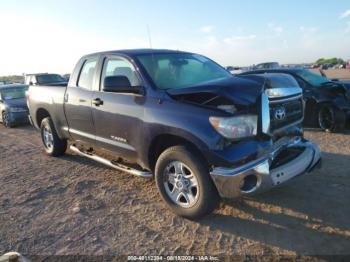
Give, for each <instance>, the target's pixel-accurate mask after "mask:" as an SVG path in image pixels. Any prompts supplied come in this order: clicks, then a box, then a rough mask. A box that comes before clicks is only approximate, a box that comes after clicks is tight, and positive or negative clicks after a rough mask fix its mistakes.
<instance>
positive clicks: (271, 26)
mask: <svg viewBox="0 0 350 262" xmlns="http://www.w3.org/2000/svg"><path fill="white" fill-rule="evenodd" d="M267 26H268V27H269V29H270V30H271V31H273V32H274V33H275V34H278V35H279V34H281V33H282V32H283V27H282V26H279V25H275V24H274V23H269V24H268V25H267Z"/></svg>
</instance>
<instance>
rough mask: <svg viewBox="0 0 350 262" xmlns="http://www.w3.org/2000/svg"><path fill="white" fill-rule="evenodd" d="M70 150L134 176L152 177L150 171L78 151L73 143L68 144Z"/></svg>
mask: <svg viewBox="0 0 350 262" xmlns="http://www.w3.org/2000/svg"><path fill="white" fill-rule="evenodd" d="M70 150H72V151H73V152H75V153H77V154H79V155H82V156H85V157H87V158H90V159H92V160H95V161H97V162H99V163H101V164H103V165H106V166H109V167H112V168H114V169H117V170H119V171H123V172H126V173H129V174H132V175H135V176H139V177H145V178H151V177H153V175H152V173H151V172H147V171H140V170H137V169H134V168H131V167H128V166H125V165H122V164H119V163H112V162H111V161H109V160H108V159H105V158H102V157H99V156H97V155H93V154H87V153H84V152H82V151H80V150H79V149H78V148H77V147H75V146H73V145H71V146H70Z"/></svg>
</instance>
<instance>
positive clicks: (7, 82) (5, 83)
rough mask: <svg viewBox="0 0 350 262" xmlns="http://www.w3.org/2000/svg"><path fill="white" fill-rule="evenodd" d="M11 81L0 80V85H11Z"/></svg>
mask: <svg viewBox="0 0 350 262" xmlns="http://www.w3.org/2000/svg"><path fill="white" fill-rule="evenodd" d="M10 84H11V83H10V82H9V81H0V86H4V85H10Z"/></svg>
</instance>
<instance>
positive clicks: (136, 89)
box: [103, 76, 143, 94]
mask: <svg viewBox="0 0 350 262" xmlns="http://www.w3.org/2000/svg"><path fill="white" fill-rule="evenodd" d="M103 91H105V92H113V93H132V94H143V88H142V87H141V86H131V83H130V81H129V79H128V78H127V77H126V76H107V77H105V79H104V84H103Z"/></svg>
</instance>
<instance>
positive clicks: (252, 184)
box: [240, 175, 258, 193]
mask: <svg viewBox="0 0 350 262" xmlns="http://www.w3.org/2000/svg"><path fill="white" fill-rule="evenodd" d="M257 184H258V178H257V176H256V175H249V176H246V177H245V178H243V180H242V181H241V185H240V188H241V191H242V192H245V193H249V192H252V191H254V190H255V188H256V185H257Z"/></svg>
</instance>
